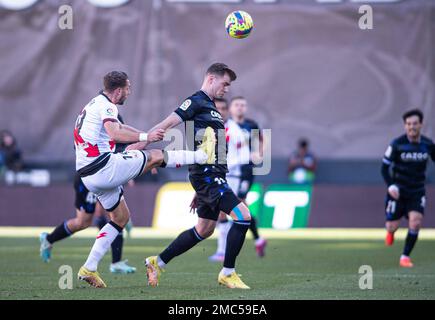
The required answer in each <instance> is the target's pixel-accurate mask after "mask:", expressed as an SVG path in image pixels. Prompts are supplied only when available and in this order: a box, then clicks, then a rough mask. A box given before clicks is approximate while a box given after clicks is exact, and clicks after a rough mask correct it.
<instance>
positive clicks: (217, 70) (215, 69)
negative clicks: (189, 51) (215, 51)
mask: <svg viewBox="0 0 435 320" xmlns="http://www.w3.org/2000/svg"><path fill="white" fill-rule="evenodd" d="M225 73H228V75H229V76H230V79H231V81H234V80H236V79H237V75H236V73H235V72H234V71H233V70H231V69H230V68H229V67H228V66H227V65H226V64H225V63H220V62H216V63H213V64H212V65H211V66H210V67H208V69H207V72H206V74H216V75H218V76H223V75H225Z"/></svg>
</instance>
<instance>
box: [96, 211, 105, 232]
mask: <svg viewBox="0 0 435 320" xmlns="http://www.w3.org/2000/svg"><path fill="white" fill-rule="evenodd" d="M95 224H96V225H97V226H98V229H100V230H101V229H103V227H104V226H105V225H106V224H107V218H106V216H105V215H104V214H103V215H101V216H99V217H97V218H96V219H95Z"/></svg>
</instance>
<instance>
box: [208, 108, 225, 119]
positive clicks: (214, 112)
mask: <svg viewBox="0 0 435 320" xmlns="http://www.w3.org/2000/svg"><path fill="white" fill-rule="evenodd" d="M210 114H211V116H212V117H213V118H218V119H219V120H221V121H223V119H222V116H221V114H220V113H219V112H216V111H213V110H212V111H210Z"/></svg>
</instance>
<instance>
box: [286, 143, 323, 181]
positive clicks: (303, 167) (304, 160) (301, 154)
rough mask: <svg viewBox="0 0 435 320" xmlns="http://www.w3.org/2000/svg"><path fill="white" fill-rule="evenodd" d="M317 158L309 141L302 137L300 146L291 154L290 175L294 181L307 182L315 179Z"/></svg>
mask: <svg viewBox="0 0 435 320" xmlns="http://www.w3.org/2000/svg"><path fill="white" fill-rule="evenodd" d="M316 167H317V160H316V157H315V156H314V154H313V153H312V152H311V151H310V148H309V141H308V140H307V139H305V138H301V139H299V141H298V148H297V150H295V151H294V152H293V153H292V154H291V155H290V160H289V166H288V177H289V180H290V181H291V182H293V183H299V184H305V183H312V182H313V181H314V174H315V171H316Z"/></svg>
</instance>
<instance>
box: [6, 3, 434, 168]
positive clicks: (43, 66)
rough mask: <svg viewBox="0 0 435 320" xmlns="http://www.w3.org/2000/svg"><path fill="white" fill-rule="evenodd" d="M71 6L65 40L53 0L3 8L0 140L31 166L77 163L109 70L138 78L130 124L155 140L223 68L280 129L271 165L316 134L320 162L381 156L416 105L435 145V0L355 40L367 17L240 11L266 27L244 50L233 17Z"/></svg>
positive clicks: (396, 14)
mask: <svg viewBox="0 0 435 320" xmlns="http://www.w3.org/2000/svg"><path fill="white" fill-rule="evenodd" d="M68 2H69V3H70V4H71V3H72V7H73V9H74V29H73V30H60V29H59V28H58V17H59V15H58V13H57V10H58V6H59V4H57V2H56V1H40V2H39V3H38V4H37V5H35V6H34V7H32V8H30V9H28V10H25V11H21V12H11V11H6V10H1V9H0V70H1V76H0V109H1V115H0V129H10V130H11V131H13V133H14V134H15V135H16V136H17V138H18V140H19V144H20V146H21V147H22V149H23V150H24V153H25V156H26V159H30V160H35V161H73V159H74V152H73V135H72V132H73V125H74V122H75V119H76V116H77V114H78V113H79V112H80V110H81V108H82V107H83V106H84V105H85V104H86V103H87V102H88V101H89V100H90V99H91V98H92V97H93V96H94V95H95V94H96V93H97V92H98V90H99V89H100V88H101V78H102V76H103V75H104V74H105V73H106V72H108V71H110V70H112V69H122V70H125V71H127V72H128V73H129V75H130V78H131V80H132V84H133V94H132V95H131V97H130V98H129V100H128V103H127V105H126V106H125V107H121V109H120V110H121V113H122V114H123V116H124V118H125V119H126V121H127V122H128V123H130V124H132V125H134V126H137V127H138V128H141V129H148V128H150V127H151V126H152V125H153V124H155V123H156V122H157V121H159V120H160V119H161V118H162V117H164V116H166V115H167V114H169V113H170V112H171V111H172V110H174V109H175V108H176V107H177V106H178V105H179V104H181V103H182V102H183V99H184V98H185V97H187V96H189V95H190V94H191V93H193V92H194V91H196V90H197V89H198V88H199V86H200V84H201V81H202V75H203V72H204V71H205V69H206V67H207V66H208V65H209V64H210V63H212V62H215V61H223V62H226V63H227V64H229V65H230V66H232V67H233V68H234V69H235V70H236V71H237V73H238V76H239V78H238V80H237V81H236V82H235V83H234V84H233V86H232V90H231V93H230V94H231V95H240V94H241V95H244V96H246V97H247V98H248V100H249V102H250V105H251V110H250V113H251V117H252V118H254V119H256V120H257V121H258V122H259V123H260V125H261V126H262V127H263V128H271V129H272V136H273V144H272V150H273V155H274V156H287V155H288V153H289V151H290V150H291V149H292V148H293V145H294V143H295V141H296V140H297V139H298V138H299V137H300V136H306V137H309V138H310V139H311V141H312V144H313V148H314V149H315V150H316V153H317V154H318V155H319V156H320V157H323V158H380V157H381V155H382V153H383V152H384V150H385V148H386V144H388V142H389V141H390V140H391V138H392V137H394V136H396V135H398V134H400V133H401V131H402V124H401V119H400V116H401V114H402V112H403V111H405V110H406V109H408V108H410V107H420V108H421V109H423V110H424V112H425V113H426V115H427V119H428V120H427V126H426V130H425V133H426V134H428V135H429V136H432V135H433V134H434V133H435V131H434V128H435V110H434V108H435V105H434V89H435V85H434V79H435V71H434V64H435V50H434V49H435V44H434V43H435V6H434V5H430V4H427V2H424V3H426V4H424V3H423V2H419V1H408V2H405V3H403V4H398V5H382V6H373V8H374V29H373V30H368V31H362V30H360V29H359V28H358V18H359V14H358V6H356V5H339V6H336V5H330V6H320V5H306V6H305V5H290V4H286V3H278V4H275V5H258V4H252V3H251V4H247V5H244V6H243V9H244V10H246V11H248V12H249V13H250V14H251V15H252V17H253V18H254V22H255V29H254V31H253V33H252V34H251V36H250V37H249V38H247V39H244V40H234V39H231V38H229V37H228V36H227V35H226V33H225V29H224V26H223V24H224V20H225V17H226V15H227V14H228V13H229V12H230V11H231V10H234V9H238V7H236V6H234V5H206V4H194V5H192V4H190V5H187V4H170V3H167V2H161V6H158V7H153V2H152V1H137V0H136V1H134V0H133V1H131V2H130V3H129V4H128V5H125V6H122V7H119V8H115V9H101V8H96V7H94V6H92V5H91V4H89V3H88V2H87V1H85V0H75V1H65V2H63V3H62V4H65V3H68ZM154 3H155V2H154ZM419 3H420V4H419Z"/></svg>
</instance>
